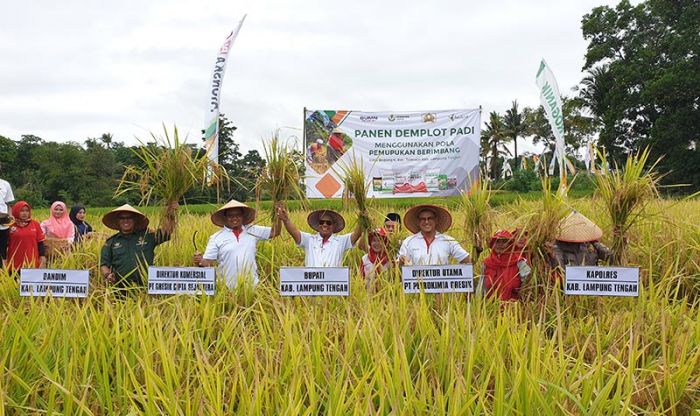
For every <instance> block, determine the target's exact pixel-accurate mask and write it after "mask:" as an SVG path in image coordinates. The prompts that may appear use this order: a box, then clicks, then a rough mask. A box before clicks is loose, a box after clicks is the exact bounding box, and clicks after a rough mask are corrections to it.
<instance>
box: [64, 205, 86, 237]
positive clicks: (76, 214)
mask: <svg viewBox="0 0 700 416" xmlns="http://www.w3.org/2000/svg"><path fill="white" fill-rule="evenodd" d="M68 217H69V218H70V220H71V222H72V223H73V225H74V226H75V241H76V242H80V240H82V239H83V237H87V236H89V235H90V233H92V225H90V224H88V223H87V221H85V206H84V205H79V204H78V205H73V207H71V209H70V214H69V215H68Z"/></svg>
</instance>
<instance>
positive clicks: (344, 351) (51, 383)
mask: <svg viewBox="0 0 700 416" xmlns="http://www.w3.org/2000/svg"><path fill="white" fill-rule="evenodd" d="M392 203H393V201H392V202H386V203H385V200H383V201H382V204H380V205H378V206H376V209H377V211H385V210H390V209H391V210H397V211H399V212H400V213H403V209H402V208H396V207H395V206H393V205H389V204H392ZM569 203H570V204H571V205H572V206H573V207H574V208H576V209H577V210H579V211H580V212H582V213H584V214H585V215H586V216H588V217H589V218H591V219H592V220H593V221H595V222H597V223H599V224H607V223H606V222H605V221H604V218H605V215H606V214H605V213H604V212H602V211H599V210H597V209H596V204H595V202H594V201H592V200H591V199H587V198H585V199H570V200H569ZM655 204H658V206H657V207H658V208H660V209H664V210H665V211H666V214H667V216H668V217H669V218H673V224H672V225H669V223H668V222H660V221H651V222H647V223H645V224H643V225H642V226H640V228H639V230H638V233H637V236H638V237H637V238H636V239H635V240H634V241H631V242H630V244H631V247H630V253H629V263H630V264H634V265H638V266H640V269H641V281H642V290H641V291H640V297H639V298H637V299H622V298H588V297H564V296H563V295H562V294H561V293H560V292H559V291H557V290H554V289H551V290H549V291H547V292H544V293H542V294H541V296H540V297H538V298H536V299H533V300H532V301H528V302H521V303H515V304H509V305H501V304H499V303H498V302H494V301H491V300H486V301H485V300H484V299H481V298H476V297H473V298H471V299H469V300H468V299H467V298H465V297H464V296H459V295H439V296H425V295H404V294H403V293H402V291H401V287H400V284H399V283H398V274H397V273H396V271H394V272H392V274H390V275H389V276H385V278H384V279H383V280H382V285H381V288H380V289H379V290H378V291H377V292H376V293H372V294H370V293H367V291H366V290H365V289H364V283H363V282H362V280H361V278H360V277H359V273H358V270H357V264H358V256H359V254H360V253H357V252H356V251H353V252H351V253H350V254H349V255H348V256H347V259H346V261H347V262H348V264H349V265H350V266H351V272H352V286H351V296H350V297H348V298H346V299H312V298H291V299H289V298H287V299H282V298H281V297H280V296H279V295H278V293H277V284H278V278H279V277H278V276H279V272H278V268H279V266H280V265H282V264H284V265H301V264H303V253H302V252H301V251H300V250H299V249H297V248H296V247H295V246H294V244H293V242H292V241H291V239H290V237H289V236H288V235H286V234H284V235H283V236H282V237H280V238H278V239H275V240H272V241H270V242H264V243H261V244H259V253H258V264H259V273H260V277H261V280H262V283H261V285H260V286H259V287H258V288H257V289H256V290H255V292H251V290H250V289H249V288H248V289H246V288H241V289H239V290H238V291H235V292H232V291H228V290H225V289H224V288H221V290H220V291H218V293H217V294H216V296H214V297H211V298H208V297H187V296H176V297H148V296H146V295H145V294H135V295H134V296H130V297H128V298H127V299H125V300H123V301H120V300H117V299H115V297H114V296H113V295H111V294H109V293H107V292H106V291H105V289H104V288H103V286H102V282H101V281H100V278H99V276H98V273H97V271H96V265H97V253H98V250H99V246H100V242H99V241H93V242H88V243H87V244H86V245H85V246H83V247H82V248H80V249H79V250H77V252H75V253H74V254H73V255H72V256H70V257H66V258H64V259H62V260H61V263H60V264H57V265H56V266H59V267H66V268H88V269H90V270H91V271H92V276H94V279H93V281H92V282H91V284H92V293H91V296H90V297H89V298H88V299H85V300H68V299H38V298H37V299H33V298H19V297H18V295H17V292H18V288H17V283H16V282H14V281H13V280H12V279H10V278H8V277H7V276H6V275H4V274H2V272H0V311H1V312H0V368H2V371H0V415H1V414H36V413H44V412H45V413H47V414H56V413H60V414H120V415H121V414H214V415H217V414H221V415H224V414H343V415H345V414H459V415H462V414H542V415H550V414H576V415H578V414H591V415H594V414H614V415H619V414H633V413H634V414H636V413H648V414H664V415H665V414H678V415H683V414H691V413H692V412H693V411H694V410H695V409H698V408H700V378H698V377H697V375H698V374H700V300H699V299H700V298H699V295H700V285H699V283H700V266H699V265H700V257H699V256H700V254H699V253H700V250H698V248H699V247H700V245H699V244H700V228H699V227H698V225H697V224H698V223H700V201H680V202H669V201H657V202H655ZM541 206H542V202H541V201H520V202H518V203H515V204H506V205H501V206H499V207H498V208H497V212H496V213H495V217H494V225H495V226H496V227H498V228H509V229H510V228H512V227H513V225H514V224H516V223H517V222H518V221H521V220H523V219H524V218H526V217H527V215H534V214H535V213H536V212H538V211H539V210H540V209H541ZM98 211H99V210H92V209H90V210H88V221H89V222H91V223H92V224H93V225H95V226H96V228H97V229H98V231H105V230H104V227H102V226H101V224H100V221H99V218H98V216H97V215H98ZM42 214H44V212H42V211H39V212H38V213H37V214H36V215H37V216H41V215H42ZM371 214H372V215H373V216H374V218H373V220H375V222H378V221H379V220H380V219H381V216H380V215H381V214H380V213H379V212H377V213H374V212H372V213H371ZM454 214H455V218H454V224H463V223H464V221H465V218H464V214H463V213H461V212H455V213H454ZM152 215H154V216H157V215H158V214H157V213H153V214H152ZM290 215H291V217H292V221H293V222H295V223H296V224H305V221H304V218H305V215H306V212H305V211H301V210H295V211H292V212H291V214H290ZM344 215H346V218H347V219H348V220H350V221H352V220H353V219H354V215H355V214H354V213H350V212H345V213H344ZM259 217H260V218H264V219H265V220H263V223H269V218H270V217H269V216H267V215H261V216H259ZM154 219H155V218H154ZM303 229H304V230H305V231H308V227H306V226H304V227H303ZM604 229H605V231H606V233H605V236H604V237H603V243H606V244H609V243H610V238H611V232H610V230H609V229H607V228H605V227H604ZM194 230H200V233H199V234H200V238H201V239H202V241H200V242H199V243H200V245H203V244H204V242H205V241H206V236H207V235H210V234H211V233H213V232H214V231H215V230H216V227H215V226H214V225H212V224H211V223H210V222H209V219H208V218H207V217H206V216H204V215H200V214H199V213H196V214H192V213H189V214H188V213H187V212H186V210H183V212H182V213H181V218H180V222H179V227H178V229H177V231H176V236H175V239H174V240H173V241H172V242H169V243H166V244H164V245H163V246H161V247H160V248H159V249H157V250H156V251H157V256H156V263H157V264H160V265H186V264H189V262H190V261H191V255H192V247H191V241H190V237H191V235H192V232H193V231H194ZM449 234H450V235H452V236H454V237H455V238H457V239H458V240H460V241H462V243H463V244H465V245H466V244H467V243H468V242H470V241H471V237H470V236H468V235H467V234H466V233H465V231H464V230H463V229H461V228H460V227H458V226H455V227H454V228H453V229H452V230H450V231H449ZM273 258H274V261H273V260H272V259H273ZM273 263H274V264H273ZM535 278H537V276H535Z"/></svg>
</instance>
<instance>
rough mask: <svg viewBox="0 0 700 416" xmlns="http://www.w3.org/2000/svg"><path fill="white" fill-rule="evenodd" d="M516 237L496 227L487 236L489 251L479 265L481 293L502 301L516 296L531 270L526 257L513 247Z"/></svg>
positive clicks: (515, 243) (516, 245) (517, 296)
mask: <svg viewBox="0 0 700 416" xmlns="http://www.w3.org/2000/svg"><path fill="white" fill-rule="evenodd" d="M519 239H520V238H519V237H518V236H517V235H513V233H511V232H509V231H506V230H498V231H497V232H496V234H494V235H493V236H492V237H491V239H490V240H489V248H491V253H489V255H488V257H486V258H485V259H484V262H483V263H482V265H481V275H482V277H481V280H480V282H479V286H480V288H481V291H480V292H481V293H482V294H485V295H488V296H492V297H496V298H498V299H500V300H504V301H511V300H518V298H519V293H520V288H521V286H522V285H523V283H524V282H525V280H526V279H527V278H528V276H530V272H531V270H530V266H529V265H528V263H527V259H526V258H525V257H523V255H522V251H521V249H520V250H519V249H518V248H517V247H518V241H517V240H519ZM477 292H479V291H477Z"/></svg>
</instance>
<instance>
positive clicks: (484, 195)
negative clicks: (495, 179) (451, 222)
mask: <svg viewBox="0 0 700 416" xmlns="http://www.w3.org/2000/svg"><path fill="white" fill-rule="evenodd" d="M490 200H491V188H490V186H489V182H488V180H487V179H485V178H483V177H481V178H480V179H479V180H477V181H474V182H473V183H471V185H470V186H469V190H468V191H465V192H462V199H461V209H462V212H463V213H464V230H465V233H466V236H467V238H470V237H471V242H472V254H473V256H472V261H473V262H476V261H477V260H478V259H479V256H480V255H481V253H482V252H483V251H484V245H485V243H486V241H487V240H488V238H489V236H490V235H491V231H492V230H493V220H494V216H495V211H494V210H493V208H492V207H491V205H490Z"/></svg>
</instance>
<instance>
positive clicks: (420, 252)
mask: <svg viewBox="0 0 700 416" xmlns="http://www.w3.org/2000/svg"><path fill="white" fill-rule="evenodd" d="M401 256H406V257H408V259H409V261H410V262H411V263H410V264H411V265H414V266H417V265H421V266H427V265H431V266H435V265H443V264H449V263H450V257H452V258H453V259H455V260H457V261H458V262H461V261H462V260H464V259H466V258H467V256H469V253H467V251H466V250H465V249H463V248H462V246H460V245H459V243H458V242H457V240H455V239H454V238H452V237H450V236H449V235H446V234H440V233H436V234H435V239H434V240H433V241H432V242H431V243H430V245H428V243H427V242H426V241H425V238H423V234H421V233H417V234H413V235H412V236H410V237H408V238H407V239H405V240H404V241H403V243H402V244H401V248H400V249H399V257H401ZM407 265H408V264H407Z"/></svg>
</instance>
